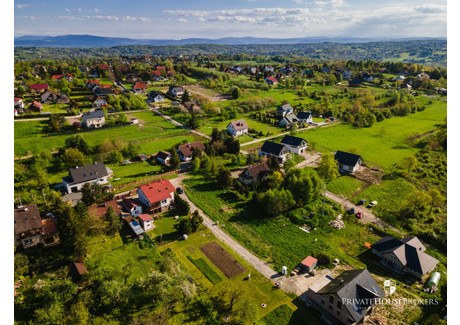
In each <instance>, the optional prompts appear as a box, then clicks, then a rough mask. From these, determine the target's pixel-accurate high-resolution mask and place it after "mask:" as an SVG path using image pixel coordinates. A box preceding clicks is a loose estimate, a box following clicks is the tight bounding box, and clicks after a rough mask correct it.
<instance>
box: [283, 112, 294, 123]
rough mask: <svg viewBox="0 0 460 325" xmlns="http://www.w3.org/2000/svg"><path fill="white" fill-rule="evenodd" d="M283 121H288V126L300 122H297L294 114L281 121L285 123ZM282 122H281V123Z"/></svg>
mask: <svg viewBox="0 0 460 325" xmlns="http://www.w3.org/2000/svg"><path fill="white" fill-rule="evenodd" d="M283 120H284V121H286V122H287V123H288V124H292V123H295V122H297V121H298V120H297V117H296V116H295V115H294V114H292V113H290V114H287V115H286V116H285V117H283V118H282V119H281V121H283ZM281 121H280V122H281Z"/></svg>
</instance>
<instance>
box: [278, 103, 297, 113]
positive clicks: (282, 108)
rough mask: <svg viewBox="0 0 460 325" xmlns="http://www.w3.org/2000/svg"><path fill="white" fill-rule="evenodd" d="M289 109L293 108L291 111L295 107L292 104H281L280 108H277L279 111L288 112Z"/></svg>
mask: <svg viewBox="0 0 460 325" xmlns="http://www.w3.org/2000/svg"><path fill="white" fill-rule="evenodd" d="M288 110H291V111H293V110H294V108H293V107H292V106H291V104H284V105H282V106H279V107H278V109H277V111H279V112H281V111H283V112H287V111H288Z"/></svg>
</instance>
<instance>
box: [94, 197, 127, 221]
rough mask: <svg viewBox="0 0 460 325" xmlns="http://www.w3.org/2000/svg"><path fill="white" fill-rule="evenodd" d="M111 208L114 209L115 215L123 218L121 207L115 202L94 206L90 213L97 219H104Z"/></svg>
mask: <svg viewBox="0 0 460 325" xmlns="http://www.w3.org/2000/svg"><path fill="white" fill-rule="evenodd" d="M109 207H112V208H113V210H114V211H115V213H116V214H117V215H119V216H121V210H120V207H119V206H118V204H117V202H116V201H115V200H110V201H107V202H103V203H99V204H95V205H92V206H90V207H88V213H89V214H90V215H91V216H93V217H95V218H97V219H103V218H104V216H105V214H106V213H107V209H108V208H109Z"/></svg>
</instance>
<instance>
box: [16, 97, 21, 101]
mask: <svg viewBox="0 0 460 325" xmlns="http://www.w3.org/2000/svg"><path fill="white" fill-rule="evenodd" d="M20 100H22V98H16V97H14V101H15V102H19V101H20Z"/></svg>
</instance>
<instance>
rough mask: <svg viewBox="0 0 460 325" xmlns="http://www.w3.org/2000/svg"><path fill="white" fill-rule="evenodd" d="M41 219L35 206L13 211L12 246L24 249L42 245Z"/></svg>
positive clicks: (31, 205)
mask: <svg viewBox="0 0 460 325" xmlns="http://www.w3.org/2000/svg"><path fill="white" fill-rule="evenodd" d="M42 228H43V224H42V219H41V218H40V212H39V211H38V207H37V205H36V204H30V205H26V206H19V207H18V208H17V209H15V210H14V246H15V247H20V246H22V247H23V248H24V249H26V248H30V247H33V246H37V245H38V244H42V242H43V238H42Z"/></svg>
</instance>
